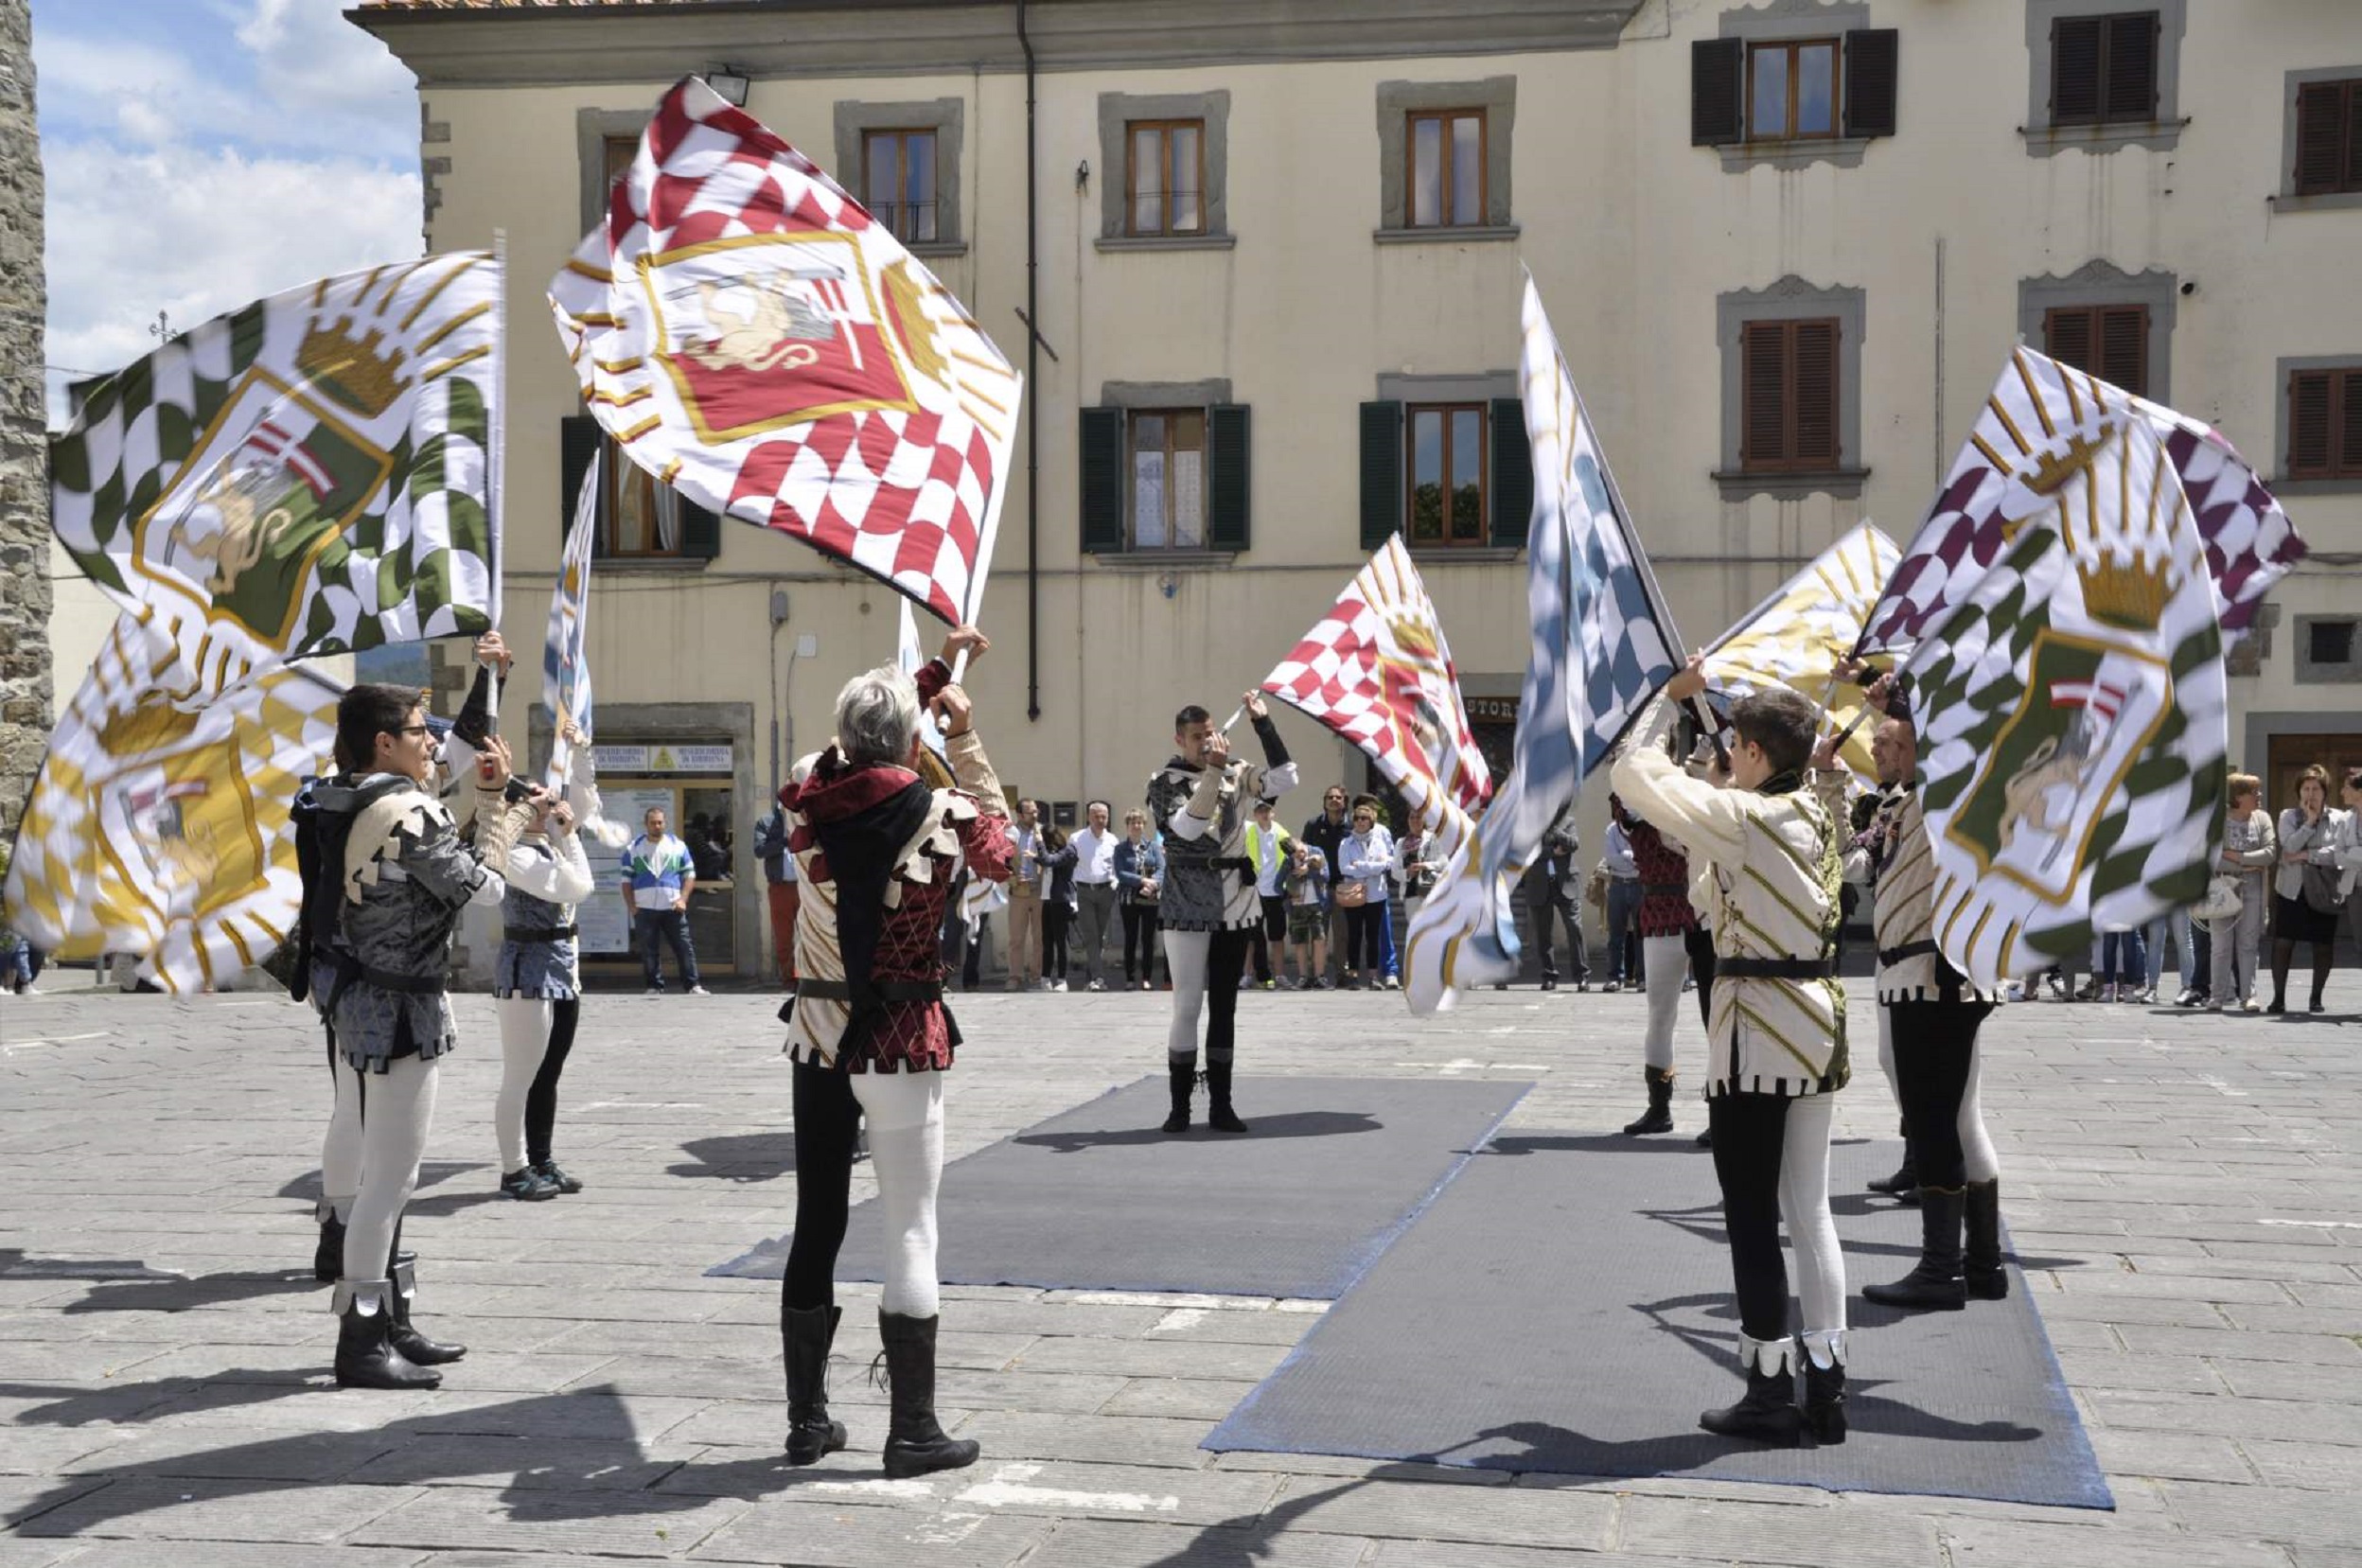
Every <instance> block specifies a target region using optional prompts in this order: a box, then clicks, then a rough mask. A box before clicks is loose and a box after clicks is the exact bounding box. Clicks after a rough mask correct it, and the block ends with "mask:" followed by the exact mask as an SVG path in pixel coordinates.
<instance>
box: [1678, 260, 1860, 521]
mask: <svg viewBox="0 0 2362 1568" xmlns="http://www.w3.org/2000/svg"><path fill="white" fill-rule="evenodd" d="M1868 302H1869V296H1868V294H1867V293H1866V292H1865V291H1863V290H1862V289H1860V288H1859V287H1856V286H1851V285H1847V284H1842V283H1840V284H1832V285H1830V286H1828V287H1826V288H1823V287H1820V286H1817V285H1815V284H1812V283H1808V282H1807V281H1806V280H1805V279H1804V278H1802V277H1800V276H1798V275H1797V274H1796V273H1789V274H1788V275H1787V276H1786V277H1783V278H1781V279H1779V280H1778V281H1777V282H1775V283H1772V284H1771V285H1769V286H1768V287H1766V288H1762V289H1737V290H1733V291H1729V292H1727V293H1721V294H1717V295H1716V296H1715V300H1714V336H1715V342H1716V344H1717V345H1718V346H1719V348H1720V350H1721V356H1722V449H1721V464H1720V466H1719V467H1717V468H1716V469H1715V470H1714V473H1713V476H1712V477H1713V479H1714V482H1715V484H1717V485H1718V486H1719V487H1720V489H1721V492H1722V499H1723V500H1724V501H1745V500H1747V499H1748V498H1749V497H1751V496H1771V498H1773V499H1774V500H1777V501H1797V500H1801V499H1803V498H1804V497H1806V496H1834V497H1836V498H1837V499H1839V500H1841V501H1851V500H1855V499H1858V498H1859V497H1860V494H1861V490H1862V486H1863V484H1866V483H1867V482H1868V480H1869V478H1870V468H1869V467H1868V465H1866V464H1864V463H1863V462H1862V460H1861V458H1862V451H1861V344H1862V338H1863V336H1864V334H1865V331H1866V327H1865V326H1864V323H1865V321H1866V319H1867V317H1868ZM1822 316H1834V317H1836V318H1837V323H1838V327H1837V449H1838V457H1839V461H1840V463H1841V464H1845V465H1850V467H1837V468H1832V469H1830V470H1828V471H1827V472H1825V473H1750V472H1747V471H1746V470H1744V469H1743V468H1741V467H1739V451H1740V448H1741V444H1742V441H1743V431H1742V416H1743V414H1745V411H1746V401H1747V399H1746V388H1745V386H1744V384H1743V383H1744V380H1745V370H1746V355H1745V350H1744V345H1743V340H1744V339H1745V337H1746V327H1747V324H1748V323H1749V322H1752V321H1799V320H1807V319H1811V318H1815V317H1822Z"/></svg>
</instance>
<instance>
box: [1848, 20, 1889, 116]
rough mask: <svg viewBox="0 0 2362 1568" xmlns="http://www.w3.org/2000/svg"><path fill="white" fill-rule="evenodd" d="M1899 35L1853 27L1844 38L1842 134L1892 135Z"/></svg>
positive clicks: (1872, 28)
mask: <svg viewBox="0 0 2362 1568" xmlns="http://www.w3.org/2000/svg"><path fill="white" fill-rule="evenodd" d="M1901 39H1902V34H1901V33H1900V32H1899V31H1898V30H1896V29H1895V28H1893V27H1857V28H1855V29H1854V30H1853V31H1851V32H1849V33H1847V34H1846V35H1845V134H1847V135H1848V136H1892V135H1893V134H1895V91H1896V87H1897V85H1898V76H1899V70H1900V53H1901V49H1900V43H1901Z"/></svg>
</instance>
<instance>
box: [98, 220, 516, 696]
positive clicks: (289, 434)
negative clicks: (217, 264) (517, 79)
mask: <svg viewBox="0 0 2362 1568" xmlns="http://www.w3.org/2000/svg"><path fill="white" fill-rule="evenodd" d="M500 282H501V272H500V266H499V264H498V262H497V261H496V260H495V259H494V257H492V256H491V255H488V254H485V253H482V252H469V253H459V254H454V255H434V256H428V257H426V258H425V259H423V260H420V261H416V262H413V263H409V264H406V265H398V266H385V267H378V268H374V269H372V270H370V271H368V272H366V273H347V274H345V275H343V276H340V277H331V278H323V279H321V280H320V281H319V282H317V283H314V284H310V285H308V286H307V287H304V288H301V289H294V290H291V291H288V292H286V293H283V294H276V295H273V297H271V298H269V299H265V300H259V301H257V302H256V303H255V304H253V305H249V306H247V307H246V308H244V309H242V310H238V311H237V312H235V313H234V314H231V315H227V316H223V317H220V318H219V319H218V320H215V321H212V322H208V323H206V324H205V325H204V326H200V327H198V328H197V329H196V330H194V331H192V332H189V333H187V334H185V335H184V336H182V337H179V338H176V339H174V340H173V341H171V342H170V343H167V344H165V345H164V346H163V347H161V348H159V349H157V350H156V351H155V352H154V353H152V354H150V355H149V356H148V357H147V358H145V359H143V360H140V361H137V362H135V363H133V364H132V365H130V366H128V367H126V368H125V369H123V370H122V371H119V372H117V373H116V374H115V375H114V376H111V377H108V378H106V379H102V380H98V381H96V382H90V383H85V384H84V385H83V386H81V387H79V388H77V389H76V397H77V405H78V406H77V412H76V417H75V421H74V424H73V427H72V428H71V429H70V430H68V431H67V432H65V433H64V434H63V435H62V436H60V437H58V438H57V440H56V441H55V442H54V443H53V445H52V449H51V467H52V474H53V480H52V486H53V494H54V507H55V522H56V528H57V533H58V538H59V540H60V542H62V544H63V545H64V546H65V548H66V549H67V550H68V551H69V552H71V553H72V555H74V557H75V559H76V561H77V562H78V563H79V565H80V566H81V568H82V569H83V570H84V571H85V572H87V573H89V574H90V576H91V578H92V580H94V581H95V582H97V584H99V586H100V587H102V588H104V589H105V590H107V591H108V592H109V593H110V594H111V595H113V596H114V597H115V599H116V600H118V601H119V602H120V603H122V604H123V605H124V606H125V607H126V608H132V609H137V608H142V607H151V608H153V610H154V611H155V612H156V614H157V615H158V616H159V617H160V622H159V626H160V629H168V630H170V631H171V632H172V634H173V635H174V636H175V637H177V638H178V640H179V641H180V643H181V647H182V651H183V654H184V656H185V658H186V659H187V660H188V661H190V662H191V663H192V665H194V664H196V663H197V662H199V661H201V660H209V661H211V663H212V667H210V668H204V669H200V670H198V671H197V673H198V674H200V675H201V676H203V677H204V678H206V679H207V680H208V681H211V682H213V683H215V684H220V683H225V682H227V681H230V680H234V679H236V678H238V677H239V676H241V675H242V674H243V673H245V672H246V671H248V670H251V669H252V668H254V667H255V666H256V665H262V664H267V663H268V662H270V661H274V660H278V659H294V658H301V657H304V656H307V655H312V654H326V653H343V652H349V651H351V650H354V649H357V648H366V647H374V646H377V645H379V644H381V643H401V642H414V641H416V640H418V639H420V638H425V637H443V636H452V635H458V634H463V633H469V632H477V631H483V630H486V629H488V628H489V627H490V625H491V624H492V614H491V609H490V607H491V604H492V602H493V599H494V597H495V590H494V579H493V564H492V563H493V559H494V556H495V555H496V552H497V532H498V520H497V519H496V517H495V516H494V511H493V504H492V492H491V474H490V467H491V459H490V453H491V448H492V432H493V430H494V428H495V424H496V402H497V389H498V387H499V384H500V347H501V339H500V317H499V313H498V309H497V305H498V301H499V297H500Z"/></svg>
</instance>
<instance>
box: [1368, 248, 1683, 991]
mask: <svg viewBox="0 0 2362 1568" xmlns="http://www.w3.org/2000/svg"><path fill="white" fill-rule="evenodd" d="M1524 321H1525V347H1524V352H1523V365H1522V367H1521V371H1520V376H1519V385H1520V391H1521V393H1522V395H1523V396H1524V398H1525V432H1526V436H1527V439H1528V440H1529V441H1530V443H1531V444H1532V449H1533V462H1534V517H1533V527H1532V532H1531V534H1530V535H1529V537H1528V543H1527V551H1528V555H1527V573H1526V579H1525V601H1526V610H1527V614H1528V616H1529V618H1530V620H1531V622H1532V625H1533V650H1532V653H1531V655H1530V656H1529V658H1528V661H1527V662H1526V666H1525V686H1524V691H1523V696H1521V698H1520V702H1519V708H1518V714H1519V723H1518V727H1517V753H1516V756H1515V758H1514V759H1513V760H1512V762H1511V764H1510V767H1509V776H1508V778H1507V780H1506V781H1504V782H1503V784H1502V785H1501V787H1500V790H1499V792H1498V793H1496V794H1495V795H1494V796H1493V800H1492V804H1491V805H1490V806H1489V808H1488V809H1487V810H1486V812H1485V815H1484V818H1483V819H1482V820H1481V821H1479V822H1478V823H1477V824H1476V827H1475V829H1474V831H1473V833H1472V836H1471V837H1470V841H1469V842H1468V843H1466V844H1463V845H1462V846H1461V847H1460V848H1459V850H1458V851H1457V852H1455V853H1454V854H1453V856H1452V860H1451V863H1450V865H1449V866H1448V867H1446V869H1445V871H1444V873H1443V876H1442V879H1441V880H1440V881H1438V882H1437V884H1436V887H1435V890H1434V891H1432V892H1430V893H1429V894H1428V895H1427V902H1426V903H1425V904H1424V905H1423V906H1421V907H1420V909H1419V916H1418V918H1417V919H1415V920H1413V921H1412V922H1411V931H1410V940H1409V952H1408V955H1407V961H1406V962H1405V963H1404V965H1403V992H1404V995H1405V997H1406V999H1407V1000H1408V1001H1409V1002H1410V1004H1411V1010H1412V1011H1413V1012H1415V1013H1432V1012H1434V1011H1436V1010H1437V1009H1438V1008H1443V1007H1448V1006H1450V1005H1451V1000H1452V995H1453V994H1454V992H1455V991H1463V990H1467V989H1469V988H1470V987H1472V986H1475V985H1479V984H1488V983H1490V982H1492V981H1494V980H1506V979H1508V978H1512V977H1513V976H1515V974H1516V973H1517V966H1518V942H1517V925H1516V921H1515V917H1514V915H1513V914H1512V913H1511V910H1510V906H1509V893H1510V890H1511V889H1512V888H1513V887H1514V886H1515V884H1516V881H1517V877H1518V875H1519V873H1520V872H1523V871H1524V870H1525V867H1526V866H1527V865H1528V864H1529V863H1531V861H1532V860H1533V857H1534V855H1535V854H1537V853H1538V851H1539V849H1540V847H1541V844H1542V835H1543V834H1544V833H1545V832H1547V831H1548V830H1549V828H1550V827H1551V825H1552V824H1553V823H1554V822H1556V821H1557V820H1558V818H1559V814H1560V811H1561V810H1562V809H1563V808H1564V807H1565V805H1566V803H1567V802H1568V801H1570V800H1572V799H1573V798H1574V795H1575V791H1576V790H1577V788H1578V787H1579V786H1580V785H1581V784H1582V782H1583V779H1584V778H1585V777H1586V776H1587V775H1588V774H1589V773H1590V772H1591V770H1592V769H1593V768H1595V767H1596V766H1599V765H1600V764H1601V763H1603V762H1605V761H1607V759H1608V753H1609V751H1610V750H1611V749H1613V747H1614V745H1615V743H1616V741H1617V740H1618V739H1619V738H1621V737H1622V735H1623V733H1624V731H1625V730H1627V729H1628V728H1630V725H1631V722H1632V720H1633V718H1634V717H1636V716H1637V715H1638V714H1639V713H1640V711H1641V709H1643V708H1644V707H1646V706H1647V705H1648V700H1649V698H1650V697H1651V696H1654V695H1655V694H1656V691H1657V688H1658V687H1660V686H1662V685H1664V684H1665V683H1666V681H1667V680H1669V679H1670V678H1672V676H1673V672H1674V670H1676V669H1677V668H1679V667H1680V663H1681V661H1682V658H1683V655H1682V652H1681V637H1680V634H1679V633H1678V632H1676V631H1675V630H1674V628H1673V617H1672V615H1671V613H1670V612H1669V611H1667V610H1666V608H1665V602H1664V599H1663V597H1662V596H1661V595H1660V594H1659V593H1658V591H1657V585H1656V581H1655V579H1654V578H1653V577H1652V576H1651V575H1650V573H1649V571H1648V555H1646V554H1645V553H1643V551H1642V550H1641V548H1640V541H1639V540H1638V539H1636V538H1635V537H1633V536H1632V530H1631V522H1630V518H1629V517H1628V516H1627V515H1626V514H1625V511H1624V506H1623V502H1622V500H1621V498H1620V497H1619V496H1618V495H1617V494H1616V489H1615V481H1614V479H1613V477H1612V476H1611V475H1610V474H1609V472H1608V467H1607V461H1606V459H1605V458H1604V457H1603V456H1602V455H1601V453H1600V450H1599V443H1598V439H1597V437H1596V436H1595V434H1594V433H1593V431H1592V428H1591V420H1590V418H1589V416H1588V415H1586V414H1584V412H1583V402H1582V398H1581V397H1580V396H1578V394H1577V392H1576V390H1575V379H1574V377H1573V376H1572V375H1571V374H1569V373H1568V370H1567V367H1566V356H1565V355H1564V354H1562V353H1560V350H1559V341H1558V337H1557V335H1556V334H1555V333H1553V332H1552V331H1551V329H1550V318H1549V316H1548V315H1547V314H1546V313H1544V311H1543V310H1542V294H1541V292H1540V291H1538V290H1537V289H1536V288H1535V287H1534V280H1533V278H1532V277H1531V275H1528V276H1527V277H1526V279H1525V311H1524Z"/></svg>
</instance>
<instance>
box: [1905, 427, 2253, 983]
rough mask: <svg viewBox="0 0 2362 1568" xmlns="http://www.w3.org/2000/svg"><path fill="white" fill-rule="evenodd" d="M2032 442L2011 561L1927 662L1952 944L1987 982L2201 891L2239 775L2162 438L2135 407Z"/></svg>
mask: <svg viewBox="0 0 2362 1568" xmlns="http://www.w3.org/2000/svg"><path fill="white" fill-rule="evenodd" d="M2030 445H2031V446H2032V449H2031V450H2030V451H2028V452H2027V453H2025V454H2024V455H2023V456H2022V457H2021V458H2019V459H2018V461H2016V462H2014V463H2012V464H2011V465H2010V467H2009V470H2008V472H2007V474H2006V476H2005V480H2006V482H2005V484H2004V486H2003V488H2002V490H2001V494H2000V495H1999V496H1998V497H1997V500H1996V516H1997V517H1998V518H1999V519H2000V524H1999V526H2000V527H2001V531H2002V536H2003V540H2004V545H2003V550H2002V554H2001V555H2000V556H1999V557H1997V558H1996V559H1995V560H1994V561H1993V562H1992V564H1991V566H1990V567H1989V568H1988V569H1987V570H1986V572H1985V573H1984V574H1983V577H1982V578H1980V580H1979V581H1978V582H1977V584H1976V586H1975V588H1974V589H1973V590H1971V591H1970V592H1969V594H1968V595H1967V596H1966V598H1965V600H1964V601H1963V602H1961V603H1960V604H1958V605H1957V606H1955V607H1954V608H1952V609H1951V611H1950V613H1949V614H1948V616H1947V617H1946V618H1945V619H1944V621H1943V622H1942V623H1941V624H1940V625H1937V626H1935V627H1933V628H1931V629H1930V631H1929V633H1928V634H1927V635H1926V636H1925V637H1924V638H1923V639H1922V640H1921V641H1920V643H1919V644H1918V647H1917V648H1916V650H1915V651H1914V652H1913V656H1912V659H1911V661H1910V664H1909V668H1910V670H1911V672H1912V674H1913V676H1914V678H1916V680H1917V683H1918V688H1917V695H1916V696H1915V697H1914V701H1913V706H1914V708H1915V709H1918V710H1919V711H1920V712H1922V713H1923V714H1924V715H1925V717H1924V719H1923V722H1922V731H1921V737H1920V753H1919V754H1920V775H1921V779H1922V781H1923V796H1922V798H1923V800H1924V801H1925V802H1926V806H1927V817H1928V833H1929V837H1930V841H1931V843H1932V845H1933V846H1934V851H1935V856H1936V872H1937V880H1936V892H1935V933H1936V939H1937V941H1938V942H1939V943H1941V944H1942V946H1943V949H1944V952H1945V956H1946V957H1947V958H1948V959H1949V960H1951V961H1952V963H1953V964H1954V965H1955V966H1957V967H1958V968H1959V969H1960V970H1961V971H1962V972H1963V973H1965V974H1966V975H1967V976H1968V977H1969V978H1971V979H1973V980H1975V981H1976V982H1977V983H1979V984H1981V985H1992V984H1998V983H1999V982H2001V981H2002V980H2005V979H2008V978H2013V977H2016V976H2020V975H2025V974H2030V973H2033V972H2035V971H2037V970H2039V969H2041V968H2043V967H2045V966H2046V965H2048V964H2049V963H2051V962H2052V961H2054V960H2056V959H2057V958H2059V957H2060V956H2062V955H2065V954H2071V953H2077V952H2081V951H2083V950H2085V949H2086V948H2088V947H2089V943H2090V941H2091V934H2092V932H2093V930H2094V929H2095V927H2096V926H2098V925H2114V926H2120V927H2122V926H2131V927H2137V926H2140V925H2142V924H2144V923H2146V922H2147V921H2149V920H2152V919H2154V918H2156V917H2157V916H2159V915H2160V914H2163V913H2166V912H2168V911H2169V910H2172V909H2175V908H2177V907H2181V906H2183V905H2186V904H2189V903H2192V902H2194V901H2195V899H2196V898H2197V897H2198V896H2199V895H2200V894H2201V893H2202V892H2203V891H2204V890H2205V887H2206V881H2207V876H2208V873H2209V871H2210V869H2211V866H2212V860H2213V857H2214V853H2215V846H2216V845H2217V844H2218V843H2219V841H2220V835H2221V824H2222V816H2223V805H2224V787H2225V779H2226V777H2227V774H2228V769H2227V765H2226V762H2225V757H2226V753H2227V751H2228V749H2229V731H2228V694H2227V689H2226V682H2225V678H2224V673H2223V661H2222V643H2221V637H2220V633H2219V631H2218V629H2217V624H2216V619H2215V602H2214V590H2213V586H2212V577H2211V575H2210V573H2209V572H2208V568H2207V557H2206V552H2205V549H2204V546H2203V545H2202V544H2201V543H2200V541H2199V538H2198V534H2197V529H2196V526H2195V520H2194V519H2193V517H2192V513H2191V507H2190V505H2189V502H2188V499H2187V498H2186V496H2185V495H2184V493H2183V490H2182V486H2181V481H2180V479H2179V478H2178V476H2177V471H2176V468H2175V466H2174V463H2173V460H2172V456H2171V454H2170V453H2169V452H2168V450H2167V449H2166V445H2165V442H2164V440H2163V439H2160V437H2159V433H2158V432H2157V430H2156V428H2155V426H2154V424H2153V423H2152V422H2151V421H2150V420H2148V419H2146V418H2144V417H2143V416H2142V414H2140V413H2139V412H2138V411H2137V410H2132V409H2127V408H2124V407H2123V406H2121V405H2119V406H2118V407H2116V408H2113V409H2092V408H2089V407H2087V409H2086V416H2085V418H2084V420H2083V421H2082V422H2080V423H2078V424H2076V425H2073V426H2071V427H2066V428H2063V429H2061V430H2059V431H2058V432H2056V433H2055V434H2054V435H2053V436H2051V437H2050V438H2049V439H2047V440H2045V441H2042V442H2040V443H2038V444H2030Z"/></svg>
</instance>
